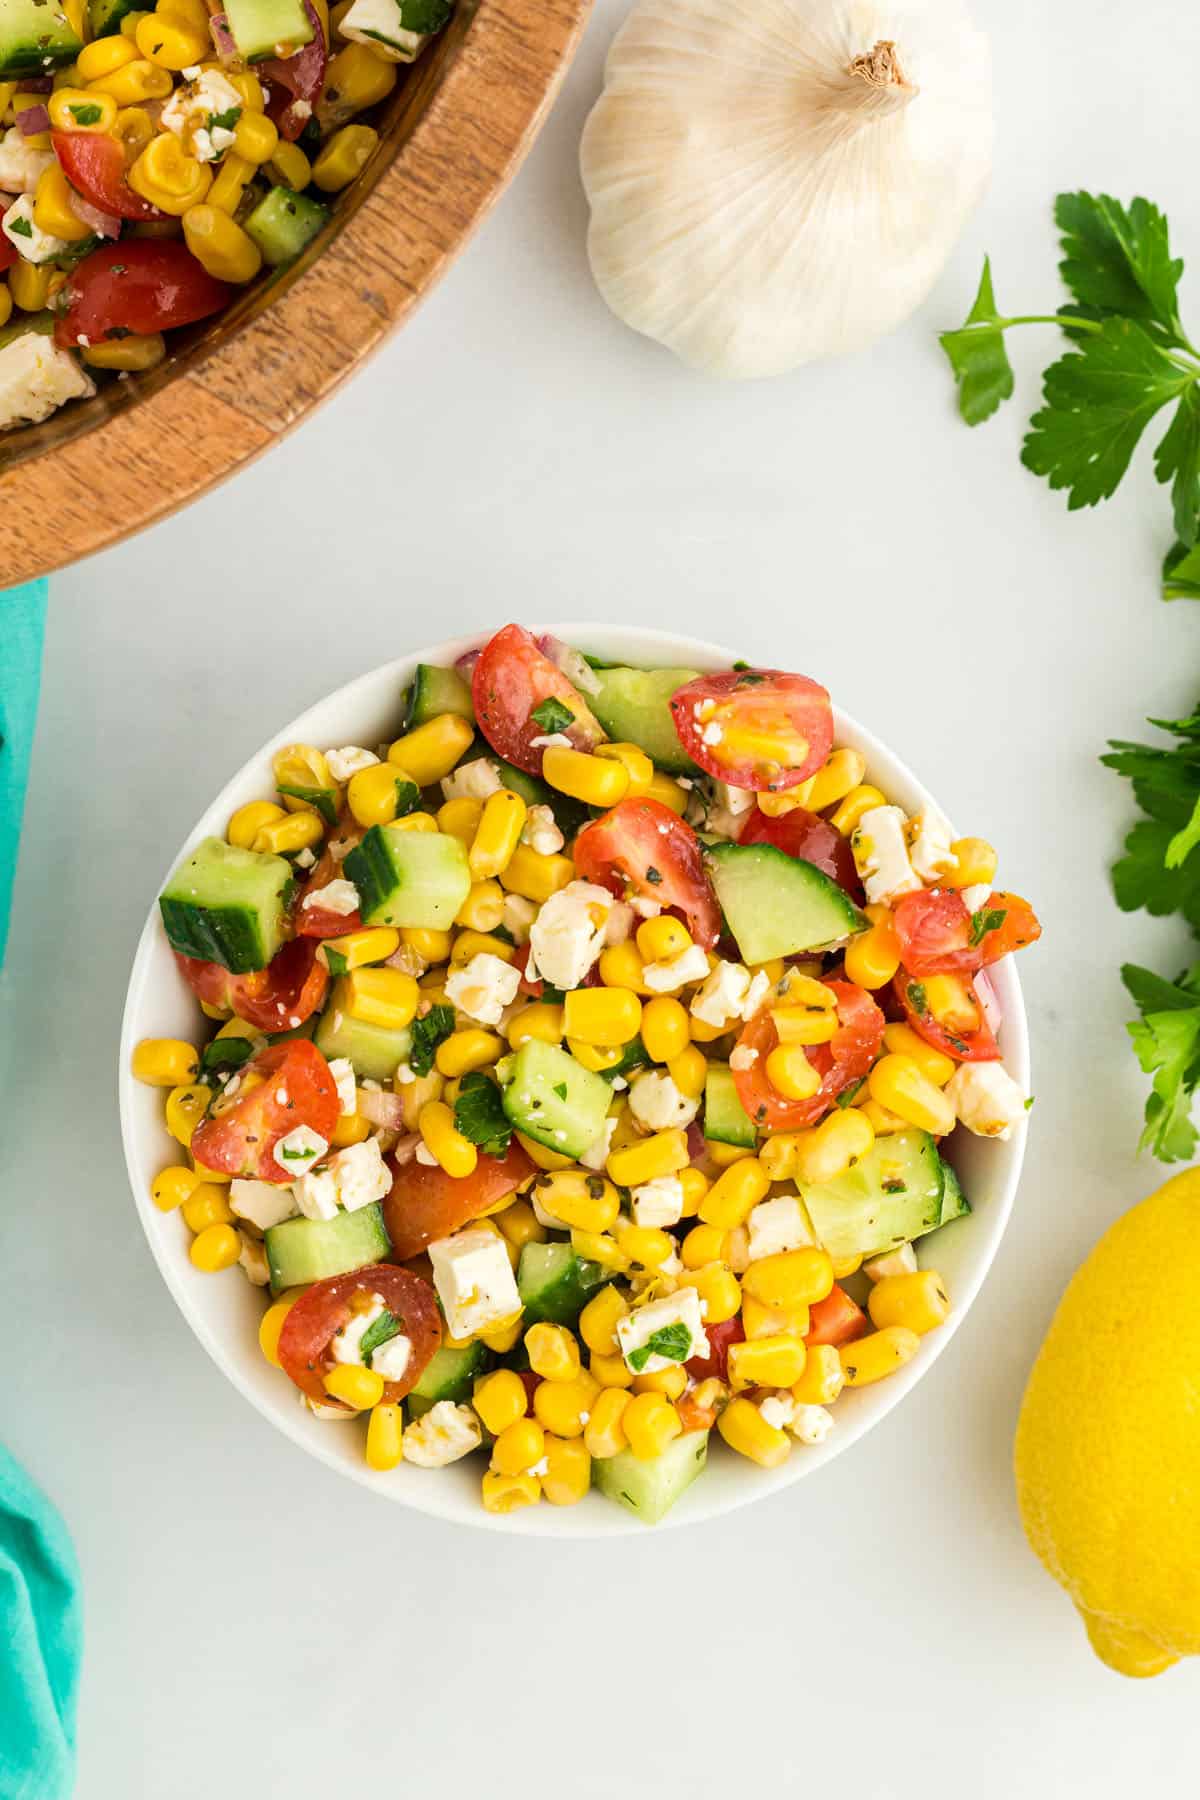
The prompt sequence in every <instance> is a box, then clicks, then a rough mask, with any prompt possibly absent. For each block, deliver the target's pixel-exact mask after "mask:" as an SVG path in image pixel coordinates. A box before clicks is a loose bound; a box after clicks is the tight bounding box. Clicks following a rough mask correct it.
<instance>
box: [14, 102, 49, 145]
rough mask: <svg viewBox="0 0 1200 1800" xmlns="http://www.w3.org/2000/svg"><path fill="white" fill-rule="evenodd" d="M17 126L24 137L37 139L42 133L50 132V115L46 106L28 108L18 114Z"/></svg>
mask: <svg viewBox="0 0 1200 1800" xmlns="http://www.w3.org/2000/svg"><path fill="white" fill-rule="evenodd" d="M17 124H18V125H19V126H20V129H21V136H22V137H37V136H38V134H39V133H40V132H43V131H49V129H50V114H49V112H48V111H47V110H46V108H45V107H44V106H27V107H26V108H25V110H24V112H19V113H18V114H17Z"/></svg>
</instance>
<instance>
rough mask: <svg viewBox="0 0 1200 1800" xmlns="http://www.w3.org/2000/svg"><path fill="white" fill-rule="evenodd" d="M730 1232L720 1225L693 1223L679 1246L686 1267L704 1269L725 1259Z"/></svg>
mask: <svg viewBox="0 0 1200 1800" xmlns="http://www.w3.org/2000/svg"><path fill="white" fill-rule="evenodd" d="M728 1236H729V1233H728V1232H727V1231H726V1230H725V1229H724V1228H723V1227H722V1226H720V1225H693V1227H692V1229H691V1230H690V1231H689V1232H688V1234H687V1236H686V1237H685V1238H684V1240H683V1242H682V1244H681V1245H680V1246H679V1255H680V1258H681V1259H682V1262H683V1266H684V1268H685V1269H703V1268H706V1267H707V1266H708V1264H709V1263H713V1262H721V1261H723V1259H724V1253H725V1240H726V1238H727V1237H728Z"/></svg>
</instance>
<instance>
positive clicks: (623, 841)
mask: <svg viewBox="0 0 1200 1800" xmlns="http://www.w3.org/2000/svg"><path fill="white" fill-rule="evenodd" d="M573 855H574V858H575V867H576V869H577V870H578V871H579V873H580V875H581V876H582V877H583V879H584V880H585V881H594V882H596V883H597V884H598V885H600V886H601V887H607V888H610V889H611V890H612V892H613V893H615V894H619V893H621V892H622V890H623V888H624V885H625V882H627V881H631V882H632V883H633V885H634V887H635V888H636V889H637V890H638V892H639V893H640V894H645V895H647V896H648V897H649V898H650V899H652V900H657V901H658V902H659V904H660V905H661V906H664V907H668V908H671V909H673V910H677V911H679V912H681V913H682V914H683V916H684V918H685V919H686V920H687V925H688V930H689V931H690V932H691V934H692V937H693V938H694V939H695V941H696V943H698V944H700V945H701V946H702V947H703V948H704V949H705V950H711V949H712V947H713V945H714V944H715V943H716V941H717V939H718V937H719V936H720V934H721V909H720V907H719V906H718V905H717V902H716V897H715V896H714V894H713V891H712V884H711V882H710V881H709V879H708V875H707V873H706V872H705V868H704V853H703V849H702V847H701V843H700V839H699V838H698V837H697V836H696V834H695V832H694V831H693V830H692V828H691V826H690V825H685V824H684V822H683V820H682V819H681V818H679V817H677V815H676V814H675V813H673V812H672V811H671V809H670V807H669V806H664V805H663V803H662V801H661V800H619V801H618V802H617V804H616V805H615V806H614V807H613V808H612V810H611V811H610V812H606V813H604V814H602V815H601V817H600V818H598V819H593V820H592V822H591V824H590V825H585V826H584V828H583V830H582V831H581V832H580V833H579V836H578V837H577V838H576V840H575V849H574V852H573Z"/></svg>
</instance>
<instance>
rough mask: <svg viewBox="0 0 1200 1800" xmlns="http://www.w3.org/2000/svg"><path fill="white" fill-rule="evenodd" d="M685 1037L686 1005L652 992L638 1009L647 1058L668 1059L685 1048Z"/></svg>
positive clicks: (686, 1040)
mask: <svg viewBox="0 0 1200 1800" xmlns="http://www.w3.org/2000/svg"><path fill="white" fill-rule="evenodd" d="M647 923H652V921H649V920H648V921H647ZM689 1038H690V1033H689V1029H688V1015H687V1009H686V1008H685V1007H684V1006H682V1005H681V1004H680V1002H679V1001H678V1000H673V999H672V998H671V996H670V995H669V994H658V995H656V996H655V998H654V999H653V1000H651V1001H650V1002H649V1003H648V1004H647V1005H646V1006H645V1007H644V1008H643V1009H642V1043H643V1044H644V1045H645V1049H646V1054H647V1056H648V1057H649V1058H650V1060H651V1062H656V1063H669V1062H670V1061H671V1059H672V1058H673V1057H677V1056H679V1055H681V1054H682V1053H683V1052H684V1051H686V1050H687V1048H688V1044H689ZM701 1054H703V1053H701Z"/></svg>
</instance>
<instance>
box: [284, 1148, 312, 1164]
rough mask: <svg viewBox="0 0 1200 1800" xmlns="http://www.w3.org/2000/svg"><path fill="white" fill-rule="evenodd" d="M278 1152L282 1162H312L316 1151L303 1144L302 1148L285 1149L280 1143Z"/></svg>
mask: <svg viewBox="0 0 1200 1800" xmlns="http://www.w3.org/2000/svg"><path fill="white" fill-rule="evenodd" d="M279 1154H280V1156H281V1157H282V1158H283V1160H284V1162H312V1161H313V1160H314V1158H315V1157H316V1154H317V1153H316V1151H315V1150H313V1149H310V1148H309V1146H308V1145H305V1147H304V1149H303V1150H285V1149H284V1148H283V1146H282V1145H280V1148H279Z"/></svg>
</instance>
